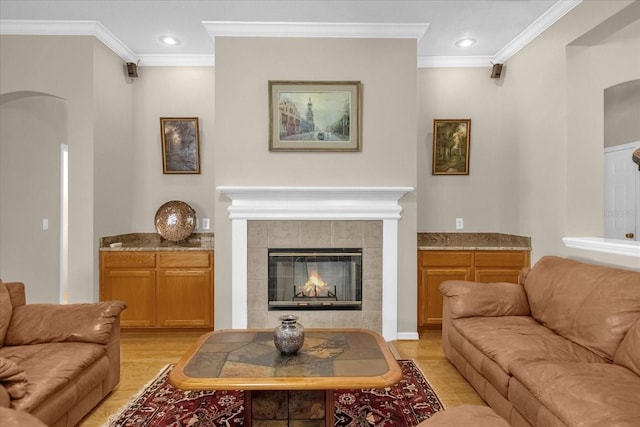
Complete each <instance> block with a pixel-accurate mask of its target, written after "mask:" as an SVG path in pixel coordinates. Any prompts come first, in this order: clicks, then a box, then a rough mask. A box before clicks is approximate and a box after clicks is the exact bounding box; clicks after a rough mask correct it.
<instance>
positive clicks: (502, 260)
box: [475, 251, 529, 268]
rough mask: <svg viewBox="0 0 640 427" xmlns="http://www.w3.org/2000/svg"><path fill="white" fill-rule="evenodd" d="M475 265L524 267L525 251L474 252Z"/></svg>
mask: <svg viewBox="0 0 640 427" xmlns="http://www.w3.org/2000/svg"><path fill="white" fill-rule="evenodd" d="M475 261H476V262H475V265H476V267H516V268H517V267H520V268H522V267H525V266H527V265H528V264H529V263H528V262H527V252H519V251H518V252H510V251H504V252H503V251H499V252H476V260H475Z"/></svg>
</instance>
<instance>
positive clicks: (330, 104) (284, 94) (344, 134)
mask: <svg viewBox="0 0 640 427" xmlns="http://www.w3.org/2000/svg"><path fill="white" fill-rule="evenodd" d="M361 86H362V84H361V82H359V81H316V82H313V81H274V80H270V81H269V151H361V150H362V143H361V141H362V126H361V123H362V115H361V113H362V108H361Z"/></svg>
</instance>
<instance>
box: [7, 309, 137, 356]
mask: <svg viewBox="0 0 640 427" xmlns="http://www.w3.org/2000/svg"><path fill="white" fill-rule="evenodd" d="M126 307H127V305H126V304H125V303H124V302H122V301H105V302H98V303H85V304H27V305H22V306H18V307H14V309H13V314H12V316H11V323H10V324H9V328H8V330H7V335H6V337H5V342H4V345H27V344H41V343H51V342H64V341H80V342H89V343H96V344H103V345H104V344H107V342H108V341H109V337H110V334H111V330H112V328H113V324H114V322H115V320H116V318H118V317H119V316H120V313H121V312H122V310H124V309H125V308H126Z"/></svg>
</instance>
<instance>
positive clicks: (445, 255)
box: [420, 251, 473, 267]
mask: <svg viewBox="0 0 640 427" xmlns="http://www.w3.org/2000/svg"><path fill="white" fill-rule="evenodd" d="M472 256H473V255H472V253H471V252H456V251H442V252H440V251H421V252H420V265H421V266H422V267H471V264H472Z"/></svg>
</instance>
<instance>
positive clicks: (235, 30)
mask: <svg viewBox="0 0 640 427" xmlns="http://www.w3.org/2000/svg"><path fill="white" fill-rule="evenodd" d="M202 25H204V27H205V29H206V30H207V32H208V33H209V35H210V36H211V38H213V39H214V41H215V38H216V37H318V38H319V37H329V38H381V39H416V40H420V39H421V38H422V36H424V34H425V32H426V31H427V29H428V28H429V24H422V23H418V24H400V23H360V22H237V21H202Z"/></svg>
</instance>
